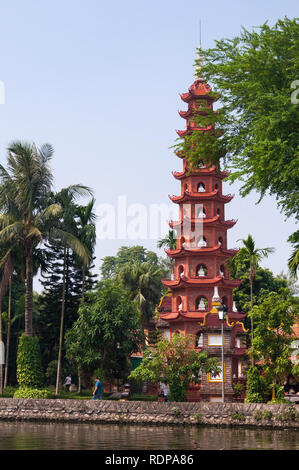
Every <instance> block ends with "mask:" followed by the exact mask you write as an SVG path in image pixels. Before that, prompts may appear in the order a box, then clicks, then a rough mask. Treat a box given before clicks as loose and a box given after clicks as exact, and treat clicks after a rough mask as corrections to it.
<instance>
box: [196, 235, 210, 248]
mask: <svg viewBox="0 0 299 470" xmlns="http://www.w3.org/2000/svg"><path fill="white" fill-rule="evenodd" d="M197 246H198V248H205V247H206V246H208V244H207V239H206V237H204V236H203V235H200V236H199V237H198V239H197Z"/></svg>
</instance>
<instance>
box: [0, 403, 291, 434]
mask: <svg viewBox="0 0 299 470" xmlns="http://www.w3.org/2000/svg"><path fill="white" fill-rule="evenodd" d="M0 420H14V421H16V420H30V421H57V422H82V423H83V422H85V423H86V422H88V423H123V424H157V425H168V424H176V425H178V424H183V425H191V424H193V425H194V424H197V425H198V424H201V425H214V426H215V425H216V426H219V425H220V426H232V425H238V426H246V427H248V426H263V427H264V426H265V427H278V428H285V427H292V428H297V429H298V430H299V405H292V406H290V405H279V404H274V405H266V404H259V403H160V402H140V401H139V402H138V401H135V402H134V401H122V402H120V401H108V400H104V401H92V400H59V399H56V400H33V399H14V398H1V399H0Z"/></svg>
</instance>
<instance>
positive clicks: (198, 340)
mask: <svg viewBox="0 0 299 470" xmlns="http://www.w3.org/2000/svg"><path fill="white" fill-rule="evenodd" d="M195 347H196V348H202V347H203V334H202V332H201V331H198V332H197V333H196V335H195Z"/></svg>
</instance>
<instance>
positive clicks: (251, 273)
mask: <svg viewBox="0 0 299 470" xmlns="http://www.w3.org/2000/svg"><path fill="white" fill-rule="evenodd" d="M242 242H243V247H242V248H241V250H242V252H243V254H244V255H245V259H246V260H247V261H248V279H249V284H250V307H251V309H252V307H253V283H254V280H255V277H256V272H257V268H258V265H259V262H260V261H261V259H262V258H267V257H268V256H269V254H270V253H273V252H274V248H257V247H256V246H255V241H254V239H253V237H252V235H250V234H249V235H248V237H247V239H242ZM252 342H253V316H251V343H252ZM252 365H254V358H253V356H252Z"/></svg>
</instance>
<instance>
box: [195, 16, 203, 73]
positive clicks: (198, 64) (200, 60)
mask: <svg viewBox="0 0 299 470" xmlns="http://www.w3.org/2000/svg"><path fill="white" fill-rule="evenodd" d="M201 51H202V47H201V20H199V46H198V48H197V61H196V67H195V78H196V80H200V81H204V80H203V78H202V77H201V76H200V71H201V67H202V57H201Z"/></svg>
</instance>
